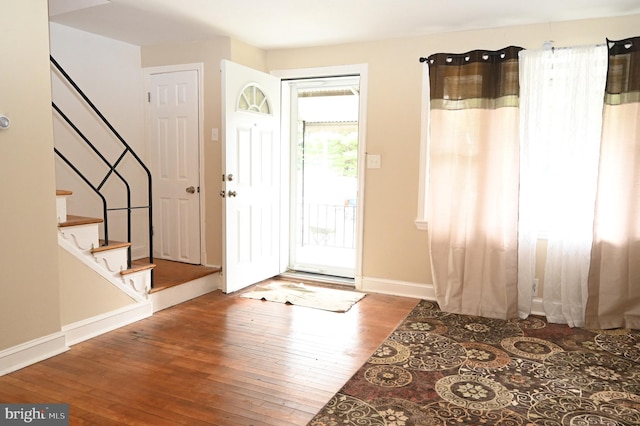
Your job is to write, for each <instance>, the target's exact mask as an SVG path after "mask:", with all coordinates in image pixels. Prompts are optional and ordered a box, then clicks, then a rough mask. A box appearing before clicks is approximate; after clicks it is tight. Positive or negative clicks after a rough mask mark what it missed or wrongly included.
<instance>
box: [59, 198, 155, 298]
mask: <svg viewBox="0 0 640 426" xmlns="http://www.w3.org/2000/svg"><path fill="white" fill-rule="evenodd" d="M71 195H72V192H71V191H66V190H57V191H56V214H57V223H58V244H59V245H60V246H61V247H62V248H64V249H65V250H67V251H68V252H70V253H72V254H73V255H75V256H76V257H77V258H79V259H81V260H82V261H83V262H84V263H85V264H86V265H87V266H89V267H90V268H92V269H93V270H94V271H96V272H97V273H98V274H100V275H101V276H102V277H104V278H105V279H106V280H107V281H109V282H110V283H111V284H113V285H114V286H116V287H117V288H119V289H120V290H122V291H123V292H124V293H126V294H127V295H128V296H129V297H131V298H132V299H134V300H135V301H137V302H141V301H145V300H147V298H148V297H149V291H150V289H151V274H152V271H153V268H154V267H155V265H154V264H153V263H147V264H136V265H135V266H132V267H128V266H127V264H128V260H127V258H128V250H129V247H130V246H131V243H128V242H116V241H109V243H108V244H106V245H104V242H103V241H100V240H99V227H100V224H101V223H102V222H103V220H102V219H99V218H91V217H82V216H73V215H69V214H67V197H69V196H71Z"/></svg>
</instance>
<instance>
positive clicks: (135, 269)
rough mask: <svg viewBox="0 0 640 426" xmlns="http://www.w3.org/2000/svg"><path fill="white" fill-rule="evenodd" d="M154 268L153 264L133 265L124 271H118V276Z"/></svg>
mask: <svg viewBox="0 0 640 426" xmlns="http://www.w3.org/2000/svg"><path fill="white" fill-rule="evenodd" d="M155 267H156V265H155V264H153V263H145V264H134V265H131V268H130V269H125V270H124V271H120V275H128V274H133V273H135V272H140V271H146V270H147V269H153V268H155Z"/></svg>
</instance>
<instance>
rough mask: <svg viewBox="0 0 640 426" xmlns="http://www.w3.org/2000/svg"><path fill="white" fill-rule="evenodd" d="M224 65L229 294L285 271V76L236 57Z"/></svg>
mask: <svg viewBox="0 0 640 426" xmlns="http://www.w3.org/2000/svg"><path fill="white" fill-rule="evenodd" d="M221 68H222V86H223V100H224V101H223V124H224V129H223V135H224V139H223V145H222V151H223V152H222V161H223V165H222V169H223V172H224V173H223V176H224V181H223V194H224V198H223V205H224V206H223V235H224V237H223V269H222V279H223V289H224V291H225V292H227V293H229V292H233V291H236V290H239V289H241V288H244V287H246V286H248V285H251V284H254V283H256V282H258V281H262V280H264V279H267V278H270V277H272V276H274V275H277V274H278V273H280V266H279V265H280V257H279V235H280V233H279V209H280V179H279V176H280V137H279V134H280V133H279V127H280V80H279V79H278V78H275V77H272V76H270V75H268V74H265V73H262V72H259V71H256V70H253V69H251V68H247V67H244V66H241V65H238V64H235V63H233V62H230V61H222V64H221ZM263 95H265V96H266V97H265V96H263ZM265 99H266V101H265ZM265 102H266V105H265Z"/></svg>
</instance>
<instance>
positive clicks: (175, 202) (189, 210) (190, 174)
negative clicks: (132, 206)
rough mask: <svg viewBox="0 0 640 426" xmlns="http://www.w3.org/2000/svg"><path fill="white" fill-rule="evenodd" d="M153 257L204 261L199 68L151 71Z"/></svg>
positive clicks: (188, 261)
mask: <svg viewBox="0 0 640 426" xmlns="http://www.w3.org/2000/svg"><path fill="white" fill-rule="evenodd" d="M149 97H150V99H149V103H150V123H151V124H150V132H151V144H150V154H151V155H150V156H151V161H150V166H151V172H152V176H153V197H154V206H156V208H154V210H153V222H154V248H153V254H154V257H158V258H162V259H168V260H175V261H180V262H186V263H194V264H200V263H201V256H200V253H201V250H200V193H199V190H198V189H199V182H200V171H199V163H200V159H199V155H200V148H199V140H200V135H199V126H200V125H199V103H200V102H199V88H198V72H197V71H196V70H187V71H177V72H167V73H157V74H151V75H150V93H149Z"/></svg>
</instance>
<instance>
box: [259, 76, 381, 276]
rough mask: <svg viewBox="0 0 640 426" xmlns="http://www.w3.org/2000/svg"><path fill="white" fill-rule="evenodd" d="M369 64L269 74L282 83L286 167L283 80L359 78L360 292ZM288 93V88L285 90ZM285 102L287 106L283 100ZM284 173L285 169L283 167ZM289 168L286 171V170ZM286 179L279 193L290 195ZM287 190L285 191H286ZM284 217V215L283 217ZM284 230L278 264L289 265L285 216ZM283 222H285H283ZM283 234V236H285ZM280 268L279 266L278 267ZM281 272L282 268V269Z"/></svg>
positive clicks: (285, 145)
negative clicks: (349, 76) (354, 76)
mask: <svg viewBox="0 0 640 426" xmlns="http://www.w3.org/2000/svg"><path fill="white" fill-rule="evenodd" d="M368 70H369V67H368V64H351V65H338V66H327V67H315V68H298V69H286V70H274V71H271V74H273V75H275V76H277V77H280V79H281V80H282V83H281V87H282V95H281V99H282V105H281V114H282V130H281V133H280V134H281V136H280V137H281V141H282V152H283V155H285V154H284V153H285V152H286V155H287V156H288V157H287V163H286V164H289V165H290V163H291V158H290V154H289V152H290V145H291V141H290V139H291V138H290V128H291V126H290V116H291V111H290V105H289V103H290V101H289V99H290V96H289V94H288V93H286V91H285V85H286V80H298V79H306V78H326V77H339V76H348V75H359V76H360V102H359V105H360V110H359V112H358V201H357V203H356V206H357V207H356V215H357V219H356V220H357V231H356V263H355V271H354V272H355V280H354V281H355V288H356V289H362V246H363V236H364V196H365V177H366V152H367V150H366V140H367V138H366V129H367V93H368ZM287 89H288V88H287ZM285 99H287V102H284V100H285ZM283 169H284V167H283ZM288 169H289V168H288V167H287V170H288ZM287 177H288V178H287V179H285V180H284V181H283V188H282V189H281V191H282V194H289V193H290V189H289V188H290V185H291V183H290V177H289V174H287ZM285 186H286V188H285ZM283 199H285V200H286V201H285V202H286V203H287V206H286V210H284V211H286V212H289V205H288V203H289V199H290V196H286V197H283ZM283 216H285V215H283ZM286 216H287V217H286V221H287V226H286V228H283V229H286V231H287V232H286V238H285V237H283V240H281V243H280V245H281V247H280V250H281V253H283V254H284V255H283V256H282V257H281V262H282V263H284V262H286V263H287V264H288V262H289V235H288V234H289V226H288V225H289V224H288V222H289V216H288V215H286ZM283 220H284V219H283ZM284 234H285V233H283V235H284ZM281 266H282V265H281ZM281 269H282V268H281Z"/></svg>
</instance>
